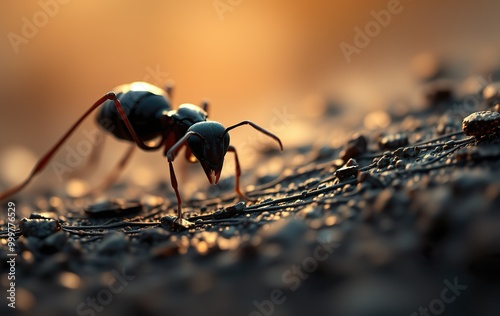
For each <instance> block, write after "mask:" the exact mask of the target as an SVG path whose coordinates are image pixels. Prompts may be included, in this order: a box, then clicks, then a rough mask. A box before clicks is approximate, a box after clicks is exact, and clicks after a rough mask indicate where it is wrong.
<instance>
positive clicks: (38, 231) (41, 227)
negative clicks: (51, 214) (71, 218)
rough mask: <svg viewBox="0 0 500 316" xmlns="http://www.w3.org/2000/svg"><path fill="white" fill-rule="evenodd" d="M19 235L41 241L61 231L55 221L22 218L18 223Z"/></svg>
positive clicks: (57, 222)
mask: <svg viewBox="0 0 500 316" xmlns="http://www.w3.org/2000/svg"><path fill="white" fill-rule="evenodd" d="M19 228H20V229H21V234H22V235H23V236H25V237H36V238H40V239H43V238H45V237H48V236H50V235H52V234H53V233H55V232H57V231H59V230H61V225H60V224H59V221H58V220H55V219H28V218H23V219H22V220H21V222H20V223H19Z"/></svg>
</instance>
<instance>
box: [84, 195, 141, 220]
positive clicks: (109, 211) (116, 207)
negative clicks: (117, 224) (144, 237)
mask: <svg viewBox="0 0 500 316" xmlns="http://www.w3.org/2000/svg"><path fill="white" fill-rule="evenodd" d="M141 210H142V204H141V203H139V202H128V201H124V200H123V199H116V200H107V201H104V202H100V203H96V204H93V205H90V206H89V207H88V208H87V209H85V214H87V215H88V216H90V217H114V216H123V215H130V214H135V213H138V212H140V211H141Z"/></svg>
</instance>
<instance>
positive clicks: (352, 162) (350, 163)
mask: <svg viewBox="0 0 500 316" xmlns="http://www.w3.org/2000/svg"><path fill="white" fill-rule="evenodd" d="M345 165H346V167H352V166H356V167H357V166H358V162H357V161H356V159H353V158H349V160H347V162H346V163H345Z"/></svg>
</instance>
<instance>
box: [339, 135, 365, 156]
mask: <svg viewBox="0 0 500 316" xmlns="http://www.w3.org/2000/svg"><path fill="white" fill-rule="evenodd" d="M367 146H368V142H367V141H366V138H365V137H364V136H363V135H361V134H355V135H353V136H352V138H351V139H350V140H349V141H348V142H347V145H346V146H345V148H344V150H342V152H341V153H340V157H341V158H342V160H344V161H347V160H349V158H353V157H356V156H359V155H361V154H363V153H365V152H366V149H367Z"/></svg>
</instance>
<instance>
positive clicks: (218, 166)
mask: <svg viewBox="0 0 500 316" xmlns="http://www.w3.org/2000/svg"><path fill="white" fill-rule="evenodd" d="M246 124H248V125H250V126H252V127H253V128H255V129H256V130H258V131H260V132H261V133H263V134H266V135H267V136H269V137H271V138H273V139H274V140H276V141H277V142H278V144H279V146H280V149H281V151H283V144H281V140H280V139H279V138H278V137H277V136H276V135H274V134H273V133H271V132H269V131H267V130H265V129H263V128H262V127H260V126H258V125H257V124H254V123H252V122H250V121H242V122H240V123H238V124H235V125H232V126H229V127H228V128H224V126H222V124H220V123H218V122H214V121H203V122H198V123H195V124H193V125H191V126H190V127H189V128H188V130H187V132H186V134H185V135H184V136H183V137H182V138H181V139H179V140H178V141H177V143H175V144H174V145H173V146H172V147H170V149H168V152H167V153H166V156H167V157H168V161H170V162H171V161H173V160H174V156H175V153H176V152H177V151H178V150H179V149H180V147H181V146H182V145H183V144H184V143H187V146H188V147H189V150H190V151H191V152H192V153H193V155H194V156H195V157H196V158H197V159H198V160H199V161H200V164H201V166H202V167H203V170H204V171H205V174H206V175H207V178H208V181H210V183H211V184H217V182H218V181H219V178H220V174H221V171H222V164H223V163H224V156H225V155H226V153H227V151H228V149H229V134H228V132H229V131H230V130H232V129H233V128H236V127H238V126H241V125H246ZM233 150H234V149H233ZM235 153H236V152H235Z"/></svg>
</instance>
